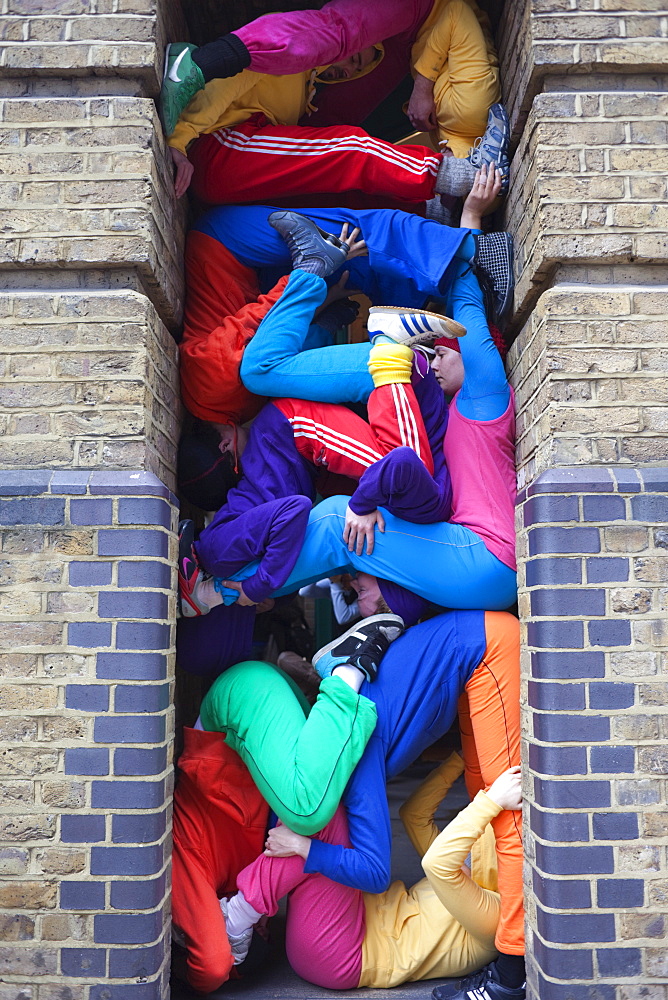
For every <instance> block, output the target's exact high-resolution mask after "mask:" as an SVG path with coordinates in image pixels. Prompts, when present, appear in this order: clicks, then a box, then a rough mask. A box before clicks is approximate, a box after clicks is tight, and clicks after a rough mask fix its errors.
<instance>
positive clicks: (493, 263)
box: [471, 233, 515, 329]
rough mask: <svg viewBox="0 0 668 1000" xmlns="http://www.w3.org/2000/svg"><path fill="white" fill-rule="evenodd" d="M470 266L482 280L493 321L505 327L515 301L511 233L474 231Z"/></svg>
mask: <svg viewBox="0 0 668 1000" xmlns="http://www.w3.org/2000/svg"><path fill="white" fill-rule="evenodd" d="M473 239H474V240H475V253H474V255H473V257H472V258H471V267H472V268H473V272H474V274H475V276H476V277H477V279H478V281H479V282H480V287H481V288H482V292H483V295H484V298H485V308H486V310H487V315H488V318H489V320H490V322H492V323H494V325H495V326H498V327H499V329H502V327H503V323H504V321H505V319H506V317H507V315H508V312H509V311H510V309H511V307H512V304H513V292H514V290H515V275H514V272H513V238H512V236H511V235H510V233H482V234H476V233H474V234H473Z"/></svg>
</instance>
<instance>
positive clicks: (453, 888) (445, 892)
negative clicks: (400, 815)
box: [422, 792, 501, 948]
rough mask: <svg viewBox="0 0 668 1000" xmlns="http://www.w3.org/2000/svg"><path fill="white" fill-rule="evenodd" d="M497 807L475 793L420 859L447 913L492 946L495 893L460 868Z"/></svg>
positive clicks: (496, 915)
mask: <svg viewBox="0 0 668 1000" xmlns="http://www.w3.org/2000/svg"><path fill="white" fill-rule="evenodd" d="M500 812H501V807H500V806H499V805H497V804H496V802H493V801H492V799H490V798H489V796H488V795H486V794H485V792H478V794H477V795H476V797H475V799H474V800H473V802H471V803H470V805H468V806H467V807H466V808H465V809H462V811H461V812H460V813H459V815H458V816H456V817H455V819H453V820H452V822H451V823H448V825H447V826H446V828H445V830H443V832H442V833H440V834H439V836H438V837H437V838H436V840H435V841H434V842H433V844H432V845H431V847H430V848H429V850H428V851H427V853H426V854H425V856H424V857H423V859H422V867H423V869H424V872H425V875H426V876H427V878H428V879H429V884H430V885H431V887H432V889H433V890H434V892H435V893H436V895H437V896H438V898H439V899H440V901H441V902H442V903H443V905H444V906H445V908H446V909H447V910H448V912H449V913H451V914H452V916H453V917H454V918H455V920H458V921H459V923H460V924H461V925H462V927H463V928H464V929H465V930H466V931H468V932H469V933H470V934H472V935H474V936H475V937H476V938H477V939H478V940H480V939H483V941H485V942H486V943H488V945H489V947H490V948H493V947H494V935H495V933H496V928H497V924H498V922H499V912H500V903H499V896H498V893H496V892H492V891H491V890H490V889H485V888H483V887H482V886H480V885H478V884H477V883H476V882H474V881H473V879H472V878H470V877H469V876H468V875H467V874H466V873H465V872H464V871H463V870H462V865H463V864H464V861H465V860H466V857H467V855H468V854H469V852H470V850H471V848H472V846H473V845H474V844H475V842H476V841H477V840H478V838H479V837H481V836H483V835H484V834H485V828H486V827H487V825H488V823H490V822H491V820H493V819H494V817H495V816H498V814H499V813H500Z"/></svg>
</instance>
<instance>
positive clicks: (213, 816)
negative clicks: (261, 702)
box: [172, 728, 269, 993]
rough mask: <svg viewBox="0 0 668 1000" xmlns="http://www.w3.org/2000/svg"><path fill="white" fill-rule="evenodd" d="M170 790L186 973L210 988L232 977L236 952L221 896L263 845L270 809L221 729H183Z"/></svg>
mask: <svg viewBox="0 0 668 1000" xmlns="http://www.w3.org/2000/svg"><path fill="white" fill-rule="evenodd" d="M183 734H184V739H185V747H184V750H183V753H182V754H181V757H180V759H179V763H178V773H179V777H178V782H177V785H176V790H175V792H174V853H173V857H172V920H173V925H174V928H175V938H176V939H177V940H182V941H183V943H184V944H185V947H186V948H187V951H188V958H187V969H186V970H184V972H185V978H187V981H188V983H189V984H190V986H192V987H193V989H196V990H199V991H200V992H201V993H209V992H211V990H215V989H217V988H218V987H219V986H220V985H221V984H222V983H224V982H225V981H226V980H227V979H228V978H229V976H230V973H231V971H232V967H233V961H234V959H233V956H232V951H231V948H230V943H229V940H228V937H227V933H226V929H225V918H224V917H223V913H222V911H221V907H220V898H219V897H221V896H225V895H228V896H229V895H232V894H233V893H235V892H236V890H237V882H236V880H237V875H238V874H239V872H240V871H241V870H242V869H243V868H245V867H246V865H249V864H250V863H251V861H253V860H254V859H255V858H256V857H257V856H258V854H260V853H261V851H262V848H263V846H264V838H265V834H266V829H267V820H268V816H269V807H268V805H267V803H266V802H265V801H264V799H263V798H262V796H261V795H260V793H259V791H258V790H257V788H256V787H255V784H254V783H253V779H252V778H251V776H250V773H249V771H248V769H247V768H246V765H245V764H244V763H243V761H242V760H241V758H240V757H239V755H238V754H237V753H235V751H234V750H232V749H231V748H230V747H228V746H227V744H226V742H225V736H224V734H223V733H207V732H203V731H200V730H197V729H187V728H184V730H183Z"/></svg>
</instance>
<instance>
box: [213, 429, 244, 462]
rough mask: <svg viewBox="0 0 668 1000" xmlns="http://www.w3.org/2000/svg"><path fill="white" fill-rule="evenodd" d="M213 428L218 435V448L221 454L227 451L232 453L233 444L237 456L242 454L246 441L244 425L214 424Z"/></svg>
mask: <svg viewBox="0 0 668 1000" xmlns="http://www.w3.org/2000/svg"><path fill="white" fill-rule="evenodd" d="M215 428H216V430H217V431H218V434H219V437H220V442H219V444H218V448H219V449H220V452H221V453H222V454H223V455H225V454H227V452H230V454H231V455H234V448H235V444H236V452H237V456H241V455H243V453H244V449H245V447H246V445H247V443H248V431H247V430H246V428H245V427H240V426H239V425H238V424H215Z"/></svg>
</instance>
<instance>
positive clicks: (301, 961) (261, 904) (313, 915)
mask: <svg viewBox="0 0 668 1000" xmlns="http://www.w3.org/2000/svg"><path fill="white" fill-rule="evenodd" d="M317 836H318V840H323V841H325V842H326V843H329V844H341V845H342V846H343V847H350V840H349V838H348V823H347V820H346V814H345V809H344V808H343V807H342V806H339V808H338V809H337V810H336V812H335V814H334V818H333V819H332V820H331V821H330V822H329V823H328V824H327V826H326V827H325V828H324V829H323V830H321V831H320V832H319V833H318V835H317ZM237 885H238V887H239V889H240V890H241V892H243V894H244V898H245V899H246V901H247V902H248V903H250V905H251V906H252V907H253V909H255V910H256V911H257V912H258V913H266V914H268V915H269V916H273V915H274V914H275V913H276V912H277V910H278V904H279V901H280V900H281V898H282V897H283V896H286V895H288V894H289V901H288V915H287V926H286V940H285V949H286V952H287V955H288V960H289V962H290V965H291V966H292V968H293V969H294V971H295V972H296V973H297V974H298V975H299V976H301V977H302V978H303V979H306V980H308V981H309V982H311V983H315V984H316V985H317V986H324V987H326V988H328V989H332V990H334V989H352V988H353V987H355V986H357V984H358V983H359V978H360V973H361V970H362V942H363V940H364V931H365V914H364V899H363V896H362V893H361V892H360V891H359V889H353V888H351V887H350V886H346V885H341V884H340V883H339V882H332V881H331V879H328V878H326V877H325V876H324V875H320V874H318V873H315V872H314V873H311V874H308V873H305V872H304V859H303V858H301V857H297V856H295V857H291V858H269V857H266V856H265V855H260V857H259V858H257V860H256V861H253V862H252V864H250V865H249V866H248V867H247V868H245V869H244V870H243V871H242V872H241V873H240V874H239V877H238V879H237Z"/></svg>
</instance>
